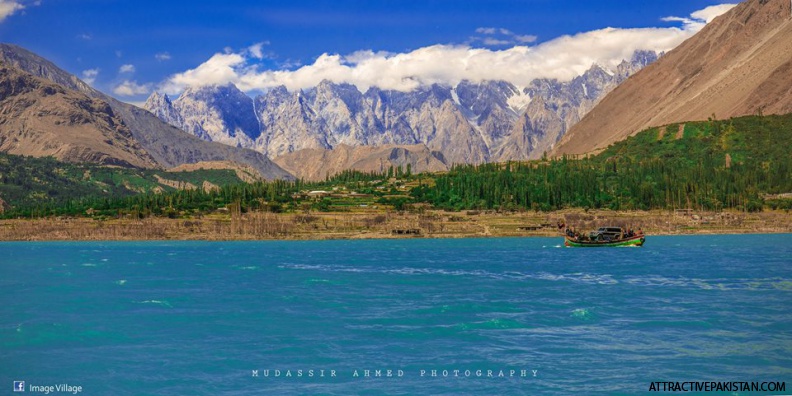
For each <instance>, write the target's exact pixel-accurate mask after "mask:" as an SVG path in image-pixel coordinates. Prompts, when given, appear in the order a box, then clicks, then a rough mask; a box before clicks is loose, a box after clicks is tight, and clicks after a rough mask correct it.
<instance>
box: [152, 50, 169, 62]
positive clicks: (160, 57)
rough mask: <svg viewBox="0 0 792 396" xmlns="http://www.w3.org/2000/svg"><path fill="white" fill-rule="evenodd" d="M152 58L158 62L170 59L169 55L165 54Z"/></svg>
mask: <svg viewBox="0 0 792 396" xmlns="http://www.w3.org/2000/svg"><path fill="white" fill-rule="evenodd" d="M154 58H155V59H156V60H158V61H160V62H164V61H168V60H170V59H171V55H170V54H169V53H167V52H160V53H158V54H156V55H154Z"/></svg>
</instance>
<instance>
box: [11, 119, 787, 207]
mask: <svg viewBox="0 0 792 396" xmlns="http://www.w3.org/2000/svg"><path fill="white" fill-rule="evenodd" d="M677 131H682V133H681V134H680V133H677ZM663 132H664V133H663ZM790 147H792V115H786V116H764V117H760V116H750V117H741V118H734V119H730V120H715V119H714V117H713V118H712V119H710V120H709V121H704V122H696V123H687V124H684V125H682V126H680V125H669V126H666V127H665V130H664V131H661V130H660V129H658V128H653V129H650V130H647V131H644V132H641V133H639V134H637V135H636V136H633V137H631V138H628V139H626V140H624V141H621V142H618V143H616V144H614V145H612V146H611V147H609V148H608V149H606V150H605V151H603V152H602V153H600V154H598V155H596V156H590V157H586V158H569V157H563V158H559V159H549V160H548V159H543V160H540V161H527V162H507V163H499V164H481V165H458V166H454V167H453V168H452V169H451V170H450V171H449V172H447V173H440V174H417V175H414V174H412V172H411V169H410V168H409V167H408V168H407V169H402V168H400V167H389V168H387V169H385V170H383V171H382V172H359V171H353V170H347V171H343V172H340V173H339V174H336V175H334V176H329V175H328V177H327V178H326V179H325V180H324V181H322V182H315V183H308V182H305V181H301V180H295V181H284V180H278V181H270V182H258V183H252V184H244V183H237V184H228V185H223V186H221V187H220V188H218V189H214V190H210V191H204V190H202V189H193V190H178V191H170V192H164V193H146V194H136V195H131V196H122V195H117V194H116V195H114V194H109V195H108V194H104V195H103V196H102V195H96V194H88V195H85V196H81V197H74V196H72V195H69V196H68V197H67V199H62V200H50V201H43V202H32V201H31V203H30V204H27V205H26V204H24V203H23V204H19V205H16V206H15V207H14V208H12V209H11V210H7V211H6V213H5V214H4V215H3V216H4V217H20V216H21V217H41V216H51V215H85V214H86V213H87V214H89V215H97V214H98V215H103V216H116V215H127V216H129V215H131V216H138V217H141V218H142V217H147V216H169V217H177V216H182V215H184V214H196V213H197V214H200V213H206V212H210V211H214V210H217V209H218V208H226V207H229V205H234V207H235V208H236V207H238V208H239V210H240V211H241V212H247V211H250V210H266V211H272V212H280V211H288V210H305V205H304V199H305V196H304V195H301V192H302V193H304V192H305V191H309V190H314V189H330V188H332V187H333V186H347V187H349V189H356V190H357V191H359V192H360V191H363V192H366V193H369V194H373V195H375V196H376V195H379V196H380V201H379V202H382V203H385V204H388V203H389V202H390V201H388V199H387V197H386V196H385V195H387V194H394V193H395V190H394V189H393V188H392V187H391V190H387V189H382V190H375V189H373V188H372V187H371V186H372V185H373V184H375V183H378V185H383V184H384V183H386V181H387V180H389V179H390V180H392V178H397V179H399V180H402V181H405V182H411V183H410V184H411V185H413V186H414V187H412V189H411V191H410V192H409V194H410V196H411V197H412V200H411V201H410V202H413V203H417V202H424V203H429V204H431V205H432V206H433V207H435V208H440V209H447V210H462V209H496V210H541V211H551V210H559V209H564V208H591V209H603V208H606V209H614V210H648V209H678V208H692V209H697V210H715V211H718V210H724V209H736V210H744V211H758V210H762V209H763V208H765V207H768V206H769V207H771V208H773V209H776V208H781V209H792V200H791V199H774V200H772V201H765V196H766V194H783V193H790V192H792V177H790V176H792V175H791V174H790V171H792V155H790V152H789V148H790ZM12 160H13V158H12ZM48 161H52V160H45V161H39V162H40V163H43V164H50V163H49V162H48ZM6 163H8V161H6ZM50 165H52V164H50ZM55 166H56V168H57V167H58V166H60V167H61V168H62V167H63V165H62V164H61V165H57V164H55ZM37 172H38V173H36V175H37V176H35V177H37V178H39V177H41V178H45V177H49V176H46V174H45V173H43V172H42V171H41V170H38V171H37ZM12 177H14V178H15V179H14V180H17V179H20V177H19V176H9V175H8V172H6V175H5V176H4V175H3V172H2V169H0V181H2V180H6V181H8V180H10V178H12ZM4 178H5V179H4ZM17 181H20V180H17ZM429 181H433V183H432V182H429ZM22 182H23V183H29V181H27V182H26V181H24V180H22ZM0 187H3V186H2V185H0ZM5 187H8V186H5ZM11 187H14V188H17V187H18V186H11ZM19 188H21V187H19ZM0 191H3V190H0ZM407 201H409V199H407ZM322 202H323V203H325V204H327V203H328V202H329V201H327V200H326V199H325V200H323V201H322ZM399 203H400V204H399V208H398V209H401V208H402V207H403V206H404V203H409V202H406V201H405V199H404V198H400V201H399ZM237 205H238V206H237ZM325 206H327V205H325Z"/></svg>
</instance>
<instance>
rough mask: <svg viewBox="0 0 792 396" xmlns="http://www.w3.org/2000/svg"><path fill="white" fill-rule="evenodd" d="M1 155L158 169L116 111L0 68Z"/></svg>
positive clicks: (16, 72)
mask: <svg viewBox="0 0 792 396" xmlns="http://www.w3.org/2000/svg"><path fill="white" fill-rule="evenodd" d="M0 151H3V152H8V153H11V154H19V155H29V156H35V157H42V156H53V157H55V158H57V159H59V160H62V161H67V162H76V163H79V162H92V163H96V164H102V165H119V166H133V167H141V168H156V167H157V163H156V161H155V160H154V158H152V157H151V156H150V155H149V154H148V153H147V152H146V150H144V149H143V148H142V147H141V146H140V144H139V143H138V142H137V141H135V139H134V138H133V137H132V133H131V132H130V130H129V128H127V127H126V125H124V123H123V121H122V120H121V119H120V117H118V116H117V115H115V114H114V112H113V110H112V108H111V107H110V105H109V104H108V103H107V102H105V101H102V100H99V99H94V98H90V97H88V96H86V95H84V94H82V93H80V92H77V91H72V90H68V89H65V88H63V87H62V86H60V85H57V84H54V83H52V82H50V81H48V80H45V79H43V78H40V77H36V76H33V75H31V74H29V73H26V72H24V71H22V70H19V69H17V68H15V67H12V66H9V65H8V64H6V63H3V62H0Z"/></svg>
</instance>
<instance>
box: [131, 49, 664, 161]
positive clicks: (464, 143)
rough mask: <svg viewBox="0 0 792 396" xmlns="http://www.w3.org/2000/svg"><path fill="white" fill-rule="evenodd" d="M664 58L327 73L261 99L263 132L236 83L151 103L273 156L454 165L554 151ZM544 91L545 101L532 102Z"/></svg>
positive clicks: (257, 109)
mask: <svg viewBox="0 0 792 396" xmlns="http://www.w3.org/2000/svg"><path fill="white" fill-rule="evenodd" d="M656 59H657V54H656V53H654V52H652V51H636V53H635V54H634V55H633V57H632V58H631V59H630V60H624V61H623V62H622V63H621V64H619V65H617V67H616V68H615V70H613V71H609V70H605V69H604V68H603V67H602V66H598V65H596V64H594V65H592V67H591V68H590V69H589V70H587V71H586V72H584V73H583V74H582V75H581V76H578V77H576V78H575V79H573V80H571V81H568V82H559V81H558V80H550V79H537V80H534V82H533V83H532V84H530V85H529V86H527V87H522V88H520V87H516V86H514V85H513V84H511V83H508V82H506V81H484V82H481V83H472V82H470V81H463V82H461V83H459V84H458V85H457V86H455V87H446V86H441V85H437V84H434V85H430V86H425V87H421V88H419V89H417V90H414V91H411V92H401V91H394V90H382V89H379V88H377V87H370V88H368V89H367V90H366V91H365V92H361V91H360V90H358V88H357V87H355V86H354V85H351V84H346V83H341V84H336V83H333V82H330V81H327V80H324V81H322V82H320V83H319V84H318V85H317V86H315V87H313V88H310V89H306V90H298V91H295V92H289V91H288V90H287V89H286V88H285V87H275V88H273V89H270V90H269V91H267V92H266V93H263V94H260V95H258V96H256V97H255V98H253V106H252V107H253V110H254V115H255V118H256V119H257V121H258V124H259V130H258V132H250V129H251V128H250V127H249V125H250V124H251V121H252V119H253V117H251V116H250V114H249V111H248V114H245V111H242V110H240V109H243V108H247V109H249V106H248V105H247V104H245V105H244V106H230V105H228V104H223V99H224V98H236V99H232V100H235V101H237V102H240V103H241V102H243V101H246V100H242V99H239V98H241V95H243V93H242V92H241V91H240V90H239V89H237V88H236V87H234V86H233V85H226V86H222V87H220V86H211V85H209V86H204V87H200V88H188V89H187V90H185V91H184V92H183V93H182V94H181V95H180V96H179V97H178V98H177V99H175V100H173V101H171V100H169V99H168V100H164V99H166V96H165V95H162V94H160V93H157V92H155V93H152V95H151V96H150V97H149V99H148V100H147V101H146V104H145V105H144V108H146V109H147V110H149V111H151V112H152V113H153V114H155V115H156V116H158V117H159V118H160V119H162V120H163V121H165V122H168V123H170V124H171V125H174V126H176V127H179V128H181V129H183V130H185V131H188V132H190V133H192V134H194V135H196V136H200V137H202V138H204V139H207V140H212V141H222V142H225V143H229V144H234V145H238V146H241V147H248V148H252V149H254V150H257V151H259V152H262V153H266V154H267V155H268V156H269V157H271V158H277V157H279V156H282V155H285V154H288V153H292V152H296V151H300V150H302V149H324V150H326V149H333V148H335V147H336V146H339V145H348V146H387V145H396V146H413V145H424V146H426V147H427V148H428V149H429V150H430V151H433V152H442V153H443V157H444V158H445V159H446V161H447V163H449V164H451V163H483V162H492V161H505V160H510V159H532V158H539V157H540V156H541V155H542V154H543V153H544V152H546V151H548V150H550V149H551V148H552V147H553V145H554V144H555V143H556V142H557V141H558V139H559V138H560V137H561V136H562V135H563V134H564V133H565V132H566V130H567V129H568V128H569V127H570V126H571V125H573V124H574V123H575V122H577V121H578V120H579V119H580V118H581V117H582V116H583V114H585V113H586V112H587V111H589V110H590V109H591V108H592V107H593V106H594V104H596V103H597V101H598V100H599V99H600V98H601V97H602V96H603V95H604V94H605V93H607V92H609V91H610V90H612V89H613V88H614V87H616V86H617V85H618V84H619V83H620V82H621V81H623V80H624V79H626V78H627V77H629V76H630V75H632V74H633V73H635V72H636V71H637V70H640V69H641V68H643V67H644V66H646V65H647V64H649V63H651V62H653V61H654V60H656ZM221 91H222V92H225V94H223V95H218V94H213V93H214V92H221ZM537 98H540V99H539V100H540V101H539V104H536V103H534V104H532V103H533V102H536V99H537ZM240 111H241V112H240ZM240 119H247V120H248V122H247V124H246V125H248V127H247V128H241V129H240V130H239V131H245V130H247V132H246V133H239V131H237V128H236V127H234V125H238V124H239V123H238V122H236V121H235V120H240Z"/></svg>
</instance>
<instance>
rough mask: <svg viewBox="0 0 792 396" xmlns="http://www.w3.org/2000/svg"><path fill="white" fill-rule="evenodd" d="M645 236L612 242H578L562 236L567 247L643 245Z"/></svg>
mask: <svg viewBox="0 0 792 396" xmlns="http://www.w3.org/2000/svg"><path fill="white" fill-rule="evenodd" d="M645 241H646V237H643V236H638V237H632V238H628V239H622V240H618V241H612V242H596V241H594V242H580V241H575V240H572V239H569V238H564V245H565V246H567V247H629V246H643V244H644V242H645Z"/></svg>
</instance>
